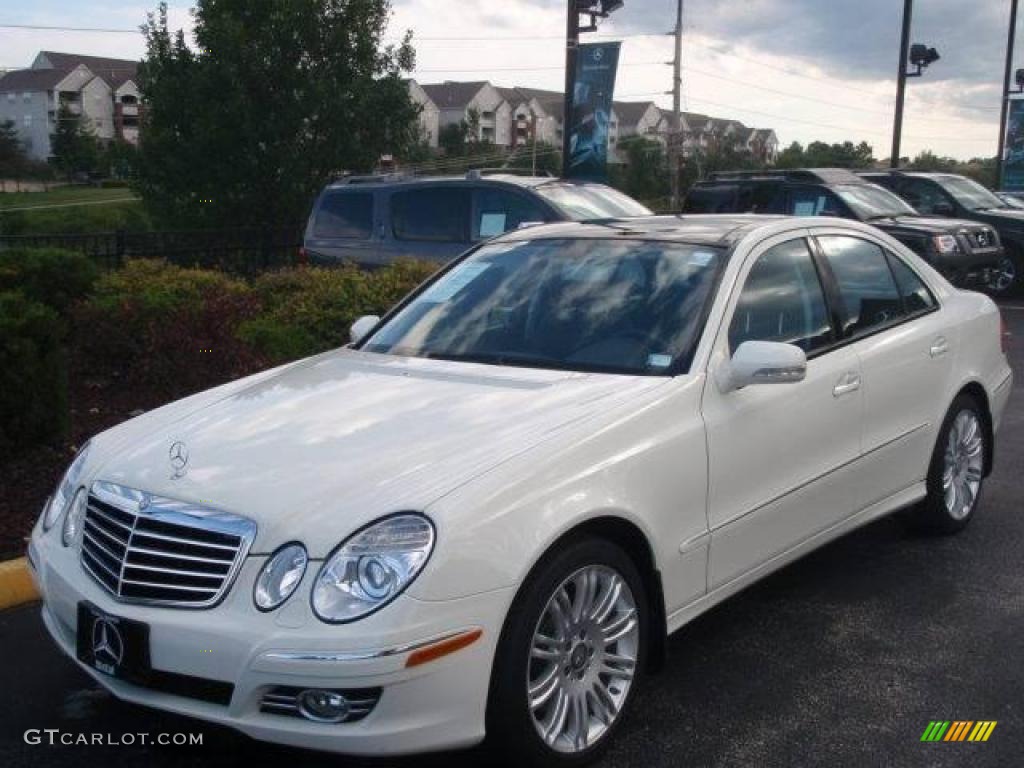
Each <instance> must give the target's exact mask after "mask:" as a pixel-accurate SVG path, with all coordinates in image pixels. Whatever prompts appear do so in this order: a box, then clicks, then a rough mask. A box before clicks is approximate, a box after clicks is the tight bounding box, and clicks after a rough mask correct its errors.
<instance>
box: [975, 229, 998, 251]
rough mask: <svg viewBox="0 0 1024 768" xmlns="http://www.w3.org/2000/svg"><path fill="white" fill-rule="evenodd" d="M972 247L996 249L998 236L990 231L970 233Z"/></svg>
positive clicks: (981, 230)
mask: <svg viewBox="0 0 1024 768" xmlns="http://www.w3.org/2000/svg"><path fill="white" fill-rule="evenodd" d="M969 237H970V241H971V245H972V246H974V247H975V248H995V246H996V235H995V232H993V231H992V230H990V229H975V230H971V232H970V233H969Z"/></svg>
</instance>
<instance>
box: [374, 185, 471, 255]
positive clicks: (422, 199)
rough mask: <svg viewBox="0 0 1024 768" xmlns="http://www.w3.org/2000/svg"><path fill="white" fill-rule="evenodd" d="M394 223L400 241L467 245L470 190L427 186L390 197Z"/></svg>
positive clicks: (396, 235)
mask: <svg viewBox="0 0 1024 768" xmlns="http://www.w3.org/2000/svg"><path fill="white" fill-rule="evenodd" d="M391 221H392V226H393V229H394V233H395V237H397V238H398V239H399V240H431V241H435V242H449V243H458V242H467V241H468V240H469V190H468V189H466V188H455V187H449V188H445V187H424V188H419V189H410V190H406V191H404V192H396V193H395V194H393V195H392V196H391Z"/></svg>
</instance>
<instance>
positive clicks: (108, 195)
mask: <svg viewBox="0 0 1024 768" xmlns="http://www.w3.org/2000/svg"><path fill="white" fill-rule="evenodd" d="M134 199H135V195H133V194H132V191H131V190H130V189H128V188H126V187H125V188H115V189H100V188H98V187H71V186H68V187H57V188H56V189H51V190H50V191H49V192H4V193H0V210H3V209H4V208H36V207H49V206H51V205H70V204H77V203H104V202H107V201H110V200H118V201H130V200H134Z"/></svg>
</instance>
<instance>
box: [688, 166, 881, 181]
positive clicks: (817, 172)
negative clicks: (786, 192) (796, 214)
mask: <svg viewBox="0 0 1024 768" xmlns="http://www.w3.org/2000/svg"><path fill="white" fill-rule="evenodd" d="M708 181H710V182H716V183H720V182H728V181H803V182H811V183H820V184H863V183H864V179H862V178H861V177H860V176H858V175H857V174H855V173H854V172H853V171H850V170H848V169H846V168H791V169H786V170H766V171H717V172H715V173H712V174H711V175H710V176H708ZM698 183H702V182H698Z"/></svg>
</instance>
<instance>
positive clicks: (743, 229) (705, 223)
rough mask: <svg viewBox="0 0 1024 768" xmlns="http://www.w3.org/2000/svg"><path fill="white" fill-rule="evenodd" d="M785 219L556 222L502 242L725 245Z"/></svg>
mask: <svg viewBox="0 0 1024 768" xmlns="http://www.w3.org/2000/svg"><path fill="white" fill-rule="evenodd" d="M789 218H791V217H788V216H765V215H761V214H757V215H755V214H727V215H697V216H690V215H683V216H642V217H639V218H635V219H609V220H606V221H600V222H593V221H591V222H585V223H581V222H558V223H555V224H544V225H537V226H533V227H528V228H526V229H520V230H514V231H513V232H508V233H506V234H505V235H504V236H503V239H504V240H536V239H538V238H563V237H570V238H605V237H628V236H630V235H633V236H636V237H641V238H645V239H653V240H669V241H675V242H681V243H694V244H701V245H717V246H729V245H732V244H733V243H736V242H738V241H739V240H741V239H742V238H743V237H745V236H746V235H747V234H749V233H750V232H752V231H754V230H756V229H758V228H760V227H763V226H766V225H769V224H774V223H776V222H778V221H782V220H784V219H789Z"/></svg>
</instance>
